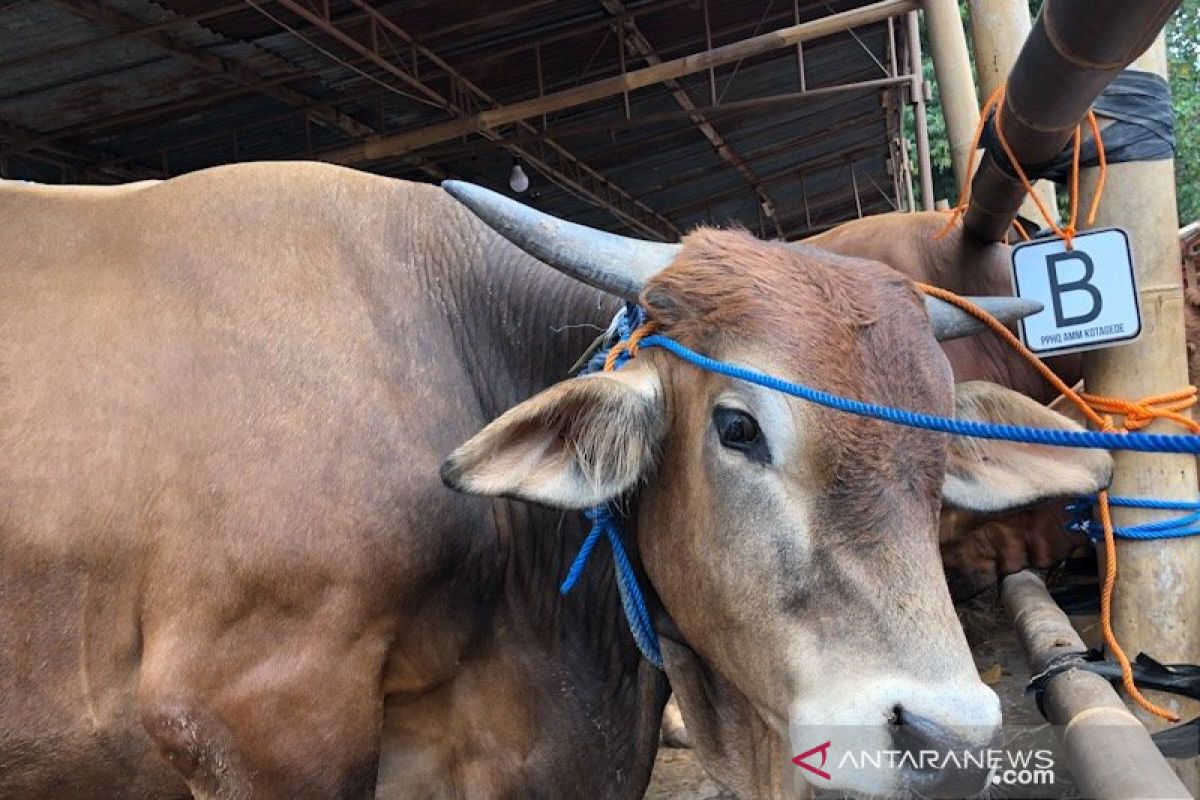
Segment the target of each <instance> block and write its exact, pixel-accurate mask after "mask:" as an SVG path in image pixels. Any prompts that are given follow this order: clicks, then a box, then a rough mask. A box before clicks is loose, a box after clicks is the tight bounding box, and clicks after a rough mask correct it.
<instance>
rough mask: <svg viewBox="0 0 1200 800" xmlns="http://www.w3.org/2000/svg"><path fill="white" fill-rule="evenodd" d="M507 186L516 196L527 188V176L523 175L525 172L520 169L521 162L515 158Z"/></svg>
mask: <svg viewBox="0 0 1200 800" xmlns="http://www.w3.org/2000/svg"><path fill="white" fill-rule="evenodd" d="M508 186H509V188H510V189H512V190H513V191H514V192H516V193H517V194H520V193H521V192H523V191H525V190H526V189H528V188H529V176H528V175H526V174H525V170H523V169H521V162H520V161H518V160H517V159H515V158H514V159H513V168H512V172H511V173H509V176H508Z"/></svg>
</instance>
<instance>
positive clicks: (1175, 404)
mask: <svg viewBox="0 0 1200 800" xmlns="http://www.w3.org/2000/svg"><path fill="white" fill-rule="evenodd" d="M1004 89H1005V85H1004V84H1001V85H1000V86H999V87H998V88H997V89H996V91H995V92H993V93H992V96H991V97H989V98H988V99H987V102H985V103H984V104H983V108H982V109H981V110H980V114H979V125H978V126H977V127H976V129H975V138H974V139H973V141H972V144H971V157H970V161H969V164H968V167H967V177H966V180H964V181H963V187H962V192H961V193H960V194H959V203H958V205H957V206H955V208H954V211H953V213H952V214H951V216H950V219H949V220H948V221H947V223H946V226H945V227H944V228H943V229H942V230H941V231H939V232H938V233H937V234H936V235H935V236H934V239H940V238H941V237H943V236H945V235H946V234H947V233H948V232H949V231H950V229H951V228H953V227H954V223H955V222H956V221H958V220H959V219H960V218H961V217H962V215H963V213H964V212H965V211H966V209H967V207H968V205H969V203H970V191H971V178H972V176H973V173H974V166H975V151H976V150H978V149H979V142H980V141H981V139H982V137H983V129H984V125H985V124H986V122H987V118H988V112H989V111H991V110H992V109H993V108H994V109H995V117H996V122H995V127H996V139H997V140H998V141H999V143H1000V147H1001V149H1002V150H1003V151H1004V155H1005V157H1006V158H1008V163H1009V164H1010V165H1011V167H1012V169H1013V171H1014V172H1015V173H1016V174H1017V177H1018V178H1019V179H1020V181H1021V184H1022V185H1023V186H1024V187H1025V191H1026V193H1027V194H1028V196H1029V197H1030V198H1031V199H1032V200H1033V202H1034V205H1036V206H1037V209H1038V212H1039V213H1040V214H1041V215H1042V218H1043V219H1044V220H1045V222H1046V225H1047V226H1048V227H1049V228H1050V230H1052V231H1054V233H1055V234H1056V235H1057V236H1058V237H1059V238H1060V239H1062V240H1063V243H1064V244H1065V246H1066V248H1067V249H1068V250H1070V249H1071V245H1072V239H1073V238H1074V237H1075V234H1076V232H1077V230H1078V228H1077V223H1078V214H1079V154H1080V149H1081V139H1082V136H1081V132H1080V127H1081V126H1079V125H1076V126H1075V132H1074V135H1073V136H1072V144H1071V180H1070V192H1071V194H1070V209H1071V210H1070V218H1069V220H1068V222H1067V224H1066V226H1065V227H1059V226H1058V224H1057V223H1055V221H1054V218H1053V217H1052V216H1051V215H1050V212H1049V210H1048V209H1047V208H1046V206H1045V204H1044V203H1043V202H1042V199H1041V198H1040V197H1039V196H1038V194H1037V192H1035V191H1034V190H1033V183H1032V182H1031V181H1030V180H1029V177H1028V176H1027V175H1026V174H1025V170H1024V169H1022V167H1021V164H1020V162H1019V161H1018V160H1017V158H1016V156H1015V154H1014V153H1013V151H1012V147H1010V146H1009V144H1008V139H1007V138H1006V137H1005V136H1004V127H1003V125H1001V110H1002V109H1003V107H1004ZM1087 121H1088V125H1089V127H1090V128H1091V131H1092V138H1093V139H1094V140H1095V142H1096V156H1097V161H1098V162H1099V170H1100V171H1099V175H1098V177H1097V180H1096V191H1095V193H1094V194H1093V196H1092V202H1091V204H1090V206H1089V208H1088V215H1087V222H1086V224H1087V225H1089V226H1090V225H1092V224H1093V223H1094V222H1095V221H1096V212H1097V210H1098V209H1099V207H1100V196H1101V195H1102V194H1103V193H1104V183H1105V181H1106V179H1107V177H1108V159H1107V154H1106V153H1105V152H1104V141H1103V140H1102V138H1101V136H1100V125H1099V123H1098V122H1097V121H1096V115H1095V113H1094V112H1093V111H1092V110H1091V109H1088V114H1087ZM1016 227H1017V232H1018V233H1019V234H1021V236H1022V237H1023V238H1024V239H1026V240H1028V239H1029V236H1028V235H1027V234H1026V232H1025V229H1024V227H1022V226H1021V225H1020V224H1019V223H1017V225H1016ZM917 286H918V287H919V288H920V289H921V290H922V291H923V292H925V293H926V294H928V295H931V296H933V297H937V298H939V299H941V300H945V301H946V302H948V303H952V304H953V305H955V306H958V307H959V308H961V309H962V310H964V311H966V312H967V313H969V314H971V315H972V316H974V317H975V318H977V319H979V320H981V321H982V322H984V323H985V324H986V325H987V326H988V327H989V328H991V329H992V330H993V331H994V332H995V333H996V334H997V335H998V336H1000V338H1001V339H1003V340H1004V341H1005V342H1007V343H1008V344H1009V345H1010V346H1011V347H1012V348H1013V349H1015V350H1016V351H1017V352H1018V353H1020V354H1021V355H1022V356H1023V357H1024V358H1025V359H1026V360H1027V361H1029V363H1030V364H1032V365H1033V366H1034V367H1035V368H1036V369H1037V370H1038V372H1040V373H1041V374H1042V377H1044V378H1045V379H1046V380H1047V381H1049V382H1050V384H1051V385H1052V386H1053V387H1054V388H1055V389H1057V390H1058V392H1059V393H1060V394H1062V395H1063V396H1064V397H1066V398H1067V399H1068V400H1069V401H1070V402H1071V403H1073V404H1074V405H1075V406H1076V407H1077V408H1078V409H1079V410H1080V412H1081V413H1082V414H1083V415H1084V416H1085V417H1086V418H1087V419H1088V420H1089V421H1090V422H1091V423H1092V424H1093V425H1095V426H1096V427H1098V428H1099V429H1100V430H1102V431H1112V430H1115V427H1114V425H1113V421H1112V417H1111V416H1109V415H1111V414H1119V415H1121V416H1122V417H1123V420H1122V426H1121V427H1122V429H1123V430H1125V431H1132V430H1139V429H1141V428H1144V427H1146V426H1147V425H1149V424H1150V423H1151V422H1153V421H1154V420H1156V419H1167V420H1170V421H1172V422H1174V423H1176V424H1178V425H1181V426H1183V427H1184V428H1187V429H1188V430H1189V431H1191V432H1192V433H1200V424H1198V423H1196V422H1195V421H1194V420H1192V419H1190V418H1189V417H1187V416H1185V415H1184V414H1183V413H1181V412H1183V411H1186V410H1187V409H1189V408H1191V407H1192V406H1193V405H1195V403H1196V387H1194V386H1191V387H1188V388H1187V389H1183V390H1180V391H1177V392H1168V393H1165V394H1160V395H1153V396H1151V397H1145V398H1142V399H1141V400H1134V401H1130V400H1122V399H1120V398H1116V397H1105V396H1102V395H1092V394H1081V393H1079V392H1076V391H1075V390H1074V389H1072V388H1071V387H1070V386H1067V385H1066V384H1065V383H1064V382H1063V381H1062V380H1061V379H1060V378H1059V377H1058V376H1057V375H1055V374H1054V372H1053V371H1052V370H1051V369H1050V368H1049V367H1047V366H1046V365H1045V364H1043V363H1042V360H1041V359H1040V358H1038V357H1037V355H1035V354H1034V353H1033V352H1032V351H1031V350H1029V348H1027V347H1026V346H1025V345H1024V344H1023V343H1022V342H1021V340H1020V339H1019V338H1018V337H1017V336H1016V335H1015V334H1013V332H1012V331H1010V330H1009V329H1008V328H1006V327H1005V326H1004V325H1003V324H1002V323H1001V322H999V321H998V320H996V319H995V318H994V317H992V316H991V315H990V314H988V313H987V312H986V311H984V310H983V309H981V308H979V307H978V306H976V305H975V304H974V303H971V302H970V301H968V300H966V299H964V298H962V297H959V296H958V295H956V294H954V293H953V292H948V291H946V290H945V289H939V288H937V287H934V286H929V285H927V284H921V283H918V284H917ZM1097 412H1104V416H1101V415H1100V414H1099V413H1097ZM1097 505H1098V506H1099V508H1100V522H1101V525H1102V527H1103V528H1104V557H1105V560H1104V584H1103V588H1102V590H1101V594H1100V628H1101V631H1102V632H1103V634H1104V643H1105V644H1106V645H1107V646H1108V648H1109V650H1111V651H1112V654H1113V656H1114V657H1115V658H1116V659H1117V662H1118V663H1119V664H1120V665H1121V684H1122V686H1123V687H1124V689H1125V692H1126V694H1128V695H1129V697H1130V698H1131V699H1132V700H1133V701H1134V702H1135V703H1137V704H1138V705H1139V706H1141V707H1142V708H1143V709H1145V710H1146V711H1148V712H1149V713H1151V714H1154V715H1155V716H1157V717H1161V718H1163V719H1165V720H1168V721H1170V722H1178V721H1179V717H1178V716H1176V715H1175V714H1174V713H1172V712H1170V711H1168V710H1166V709H1164V708H1161V707H1159V706H1157V705H1155V704H1154V703H1152V702H1150V701H1149V700H1148V699H1147V698H1146V697H1145V696H1144V695H1143V694H1142V693H1141V692H1140V691H1139V690H1138V688H1137V686H1136V685H1135V684H1134V681H1133V668H1132V667H1131V666H1130V664H1129V659H1128V658H1127V657H1126V656H1125V651H1124V650H1123V649H1122V648H1121V645H1120V643H1119V642H1118V641H1117V636H1116V634H1115V633H1114V632H1113V629H1112V595H1113V589H1114V587H1115V586H1116V582H1117V548H1116V543H1115V537H1114V534H1113V524H1112V514H1111V511H1110V509H1109V504H1108V492H1107V491H1102V492H1100V493H1099V494H1098V495H1097Z"/></svg>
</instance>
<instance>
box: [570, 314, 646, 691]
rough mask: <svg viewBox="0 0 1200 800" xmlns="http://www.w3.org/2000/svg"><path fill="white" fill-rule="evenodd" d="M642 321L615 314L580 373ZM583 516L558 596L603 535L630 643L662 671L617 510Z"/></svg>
mask: <svg viewBox="0 0 1200 800" xmlns="http://www.w3.org/2000/svg"><path fill="white" fill-rule="evenodd" d="M645 321H646V312H645V311H644V310H642V309H641V308H640V307H639V306H636V305H633V304H629V305H627V306H626V307H625V308H624V309H623V310H622V311H620V312H618V314H617V316H616V318H614V319H613V323H612V325H610V326H609V334H608V337H607V341H606V344H607V346H606V347H602V348H600V349H599V350H598V351H597V352H596V354H595V355H593V356H592V358H591V359H590V360H589V361H588V363H587V366H586V367H584V368H583V370H582V371H581V372H580V374H581V375H590V374H592V373H595V372H600V371H601V370H603V369H604V362H605V360H606V359H607V358H608V353H609V351H610V350H611V349H612V348H613V347H614V346H615V345H616V344H617V343H618V342H623V341H625V340H627V339H628V338H629V336H630V334H632V333H633V332H634V331H635V330H637V328H638V327H639V326H640V325H641V324H642V323H644V322H645ZM629 357H630V356H629V353H627V352H625V353H622V354H621V355H620V356H619V357H618V358H617V363H616V366H617V367H618V368H619V367H620V366H621V365H622V364H624V363H625V362H626V361H628V360H629ZM583 513H584V516H586V517H587V518H588V519H589V520H591V523H592V529H591V531H590V532H589V533H588V535H587V538H586V539H584V540H583V545H582V546H581V547H580V548H579V553H578V554H577V555H576V556H575V560H574V561H572V562H571V568H570V569H569V570H568V571H567V577H566V579H565V580H564V581H563V582H562V586H561V587H559V593H560V594H564V595H565V594H566V593H567V592H569V591H571V589H572V588H573V587H574V586H575V584H576V583H577V582H578V581H579V576H580V575H582V574H583V568H584V567H585V566H586V565H587V561H588V556H590V555H591V554H592V550H594V549H595V547H596V542H598V541H599V540H600V537H601V535H603V536H605V537H606V538H607V539H608V545H609V548H610V549H611V550H612V557H613V568H614V572H615V573H616V576H617V591H618V592H619V593H620V595H621V607H622V608H623V609H624V610H625V619H626V621H627V622H628V623H629V632H630V633H632V634H633V641H634V642H635V643H636V644H637V647H638V650H640V651H641V652H642V656H644V657H645V659H646V660H647V661H649V662H650V663H651V664H653V665H654V666H656V667H658V668H659V669H662V668H663V660H662V651H661V650H660V649H659V646H658V634H657V633H656V632H655V630H654V623H653V622H651V621H650V612H649V611H647V610H646V600H645V598H644V597H642V590H641V587H640V586H638V580H637V572H636V571H634V568H633V564H632V563H631V562H630V561H629V554H628V553H626V552H625V544H624V542H623V541H622V532H621V524H620V522H619V521H618V519H617V516H616V510H615V509H614V508H613V505H612V503H602V504H601V505H598V506H594V507H592V508H589V509H588V510H587V511H585V512H583Z"/></svg>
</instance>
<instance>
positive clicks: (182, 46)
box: [54, 0, 377, 137]
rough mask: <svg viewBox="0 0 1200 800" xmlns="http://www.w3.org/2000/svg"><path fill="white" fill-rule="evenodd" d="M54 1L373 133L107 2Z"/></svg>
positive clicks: (332, 123)
mask: <svg viewBox="0 0 1200 800" xmlns="http://www.w3.org/2000/svg"><path fill="white" fill-rule="evenodd" d="M54 2H56V3H58V4H59V5H61V6H64V7H66V8H69V9H70V10H71V11H72V12H73V13H75V14H77V15H79V16H81V17H83V18H84V19H87V20H91V21H92V22H95V23H97V24H100V25H105V26H108V27H111V28H113V29H115V30H116V31H118V32H121V33H134V34H136V35H137V36H138V37H139V38H141V39H144V40H146V41H148V42H150V43H151V44H153V45H155V46H156V47H158V48H159V49H160V50H164V51H166V52H168V53H172V54H174V55H177V56H181V57H182V58H185V59H187V60H188V61H190V62H191V63H193V64H195V65H196V66H197V67H199V68H201V69H202V70H204V71H205V72H208V73H211V74H214V75H224V76H226V77H228V78H229V79H230V80H231V81H234V82H235V83H240V84H241V85H243V86H247V87H249V88H251V89H254V90H255V91H257V92H259V93H260V94H265V95H267V96H268V97H273V98H275V99H276V100H278V101H280V102H282V103H285V104H286V105H289V106H312V108H311V110H310V111H309V113H310V115H311V116H312V119H313V121H314V122H317V123H319V124H321V125H325V126H327V127H331V128H336V129H337V130H340V131H342V132H343V133H345V134H346V135H348V136H353V137H361V136H369V135H371V134H373V133H377V131H375V130H373V129H372V128H371V127H370V126H369V125H365V124H364V123H362V122H359V121H358V120H356V119H354V118H353V117H350V116H348V115H346V114H343V113H342V112H341V111H338V110H337V109H336V108H334V107H333V106H330V105H327V104H315V103H314V100H313V98H312V97H310V96H308V95H306V94H304V93H303V92H299V91H297V90H295V89H292V88H290V87H288V86H284V85H282V84H276V83H271V82H269V81H265V80H263V78H262V76H261V75H259V74H258V73H257V72H255V71H254V70H252V69H248V68H246V67H245V66H243V65H242V64H240V63H238V62H237V61H233V60H231V59H228V58H222V57H221V56H217V55H213V54H212V53H209V52H207V51H205V50H202V49H201V48H199V47H196V46H194V45H191V44H188V43H187V42H185V41H183V40H182V39H178V38H176V37H174V36H171V35H169V34H167V33H164V32H163V31H162V30H151V29H147V28H146V27H145V24H144V23H142V22H140V21H138V20H137V19H135V18H133V17H130V16H127V15H126V14H124V13H122V12H120V11H115V10H113V9H111V8H108V7H107V6H103V5H100V4H99V3H96V2H92V0H54ZM278 62H279V63H278V65H279V66H280V67H282V68H285V69H287V70H290V71H295V67H294V66H293V65H291V64H289V63H287V62H286V61H284V60H283V59H278Z"/></svg>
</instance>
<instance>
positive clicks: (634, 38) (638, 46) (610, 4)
mask: <svg viewBox="0 0 1200 800" xmlns="http://www.w3.org/2000/svg"><path fill="white" fill-rule="evenodd" d="M600 4H601V5H602V6H604V10H605V11H607V12H608V13H609V14H612V15H614V16H619V15H621V14H625V13H626V12H627V9H626V8H625V4H624V3H623V2H622V0H600ZM705 12H706V13H705V27H706V28H707V27H708V25H707V23H708V16H707V6H706V7H705ZM622 28H624V29H625V30H624V32H622ZM617 35H618V37H619V39H620V46H621V47H622V48H625V47H629V48H631V49H632V50H633V51H634V52H635V53H637V54H638V55H639V56H641V58H642V59H643V60H644V61H645V62H646V63H647V64H649V65H650V66H655V65H657V64H661V63H662V58H660V57H659V55H658V53H657V52H656V51H655V49H654V46H653V45H652V44H650V40H649V39H647V38H646V36H645V35H644V34H643V33H642V32H641V30H639V29H638V27H637V23H636V22H633V21H630V22H628V23H624V24H623V25H622V24H619V25H618V33H617ZM622 52H624V50H622ZM622 72H624V70H622ZM709 74H710V77H711V75H712V73H711V72H710V73H709ZM664 84H665V85H666V87H667V90H668V91H670V93H671V98H672V99H673V100H674V101H675V104H676V105H678V106H679V107H680V108H681V109H683V110H684V111H685V112H688V117H689V118H690V119H691V120H692V122H693V123H694V124H695V126H696V129H697V130H698V131H699V132H700V134H701V135H702V136H704V138H705V139H707V140H708V143H709V144H711V145H712V148H713V152H715V153H716V154H717V156H718V157H719V158H720V159H721V160H722V161H725V162H726V163H728V164H729V165H730V166H732V167H733V168H734V170H736V171H737V173H738V174H739V175H741V176H742V178H744V179H745V181H746V183H748V184H750V186H751V187H753V189H754V192H755V194H757V195H758V203H759V208H760V209H761V210H762V212H763V213H764V214H766V216H767V218H768V219H769V220H771V224H772V225H773V226H774V228H775V235H776V236H780V237H782V236H783V228H781V227H780V225H779V220H778V219H777V218H776V212H775V208H776V206H775V201H774V200H772V199H771V196H770V195H769V194H768V193H767V190H766V187H764V186H763V185H762V183H761V182H760V181H759V180H758V177H757V176H756V175H755V174H754V170H753V169H751V168H750V165H749V164H747V163H746V161H745V159H743V158H742V157H741V156H740V155H738V153H737V151H736V150H734V149H733V147H732V146H731V145H730V144H729V142H727V141H726V140H725V137H723V136H722V135H721V134H720V133H718V132H717V129H716V128H715V127H714V126H713V124H712V121H711V120H710V119H709V118H708V117H707V116H706V115H705V114H704V112H703V111H700V110H699V109H698V108H697V106H696V104H695V103H694V102H693V101H692V98H691V97H690V96H689V95H688V93H687V90H686V89H684V88H683V86H682V85H681V84H680V83H679V82H678V81H676V80H674V79H671V80H668V81H665V82H664ZM628 97H629V96H628V94H626V101H625V102H626V107H628V102H629V99H628ZM712 99H713V105H717V104H718V99H717V98H716V96H715V93H714V95H713V98H712ZM626 116H628V114H627V115H626Z"/></svg>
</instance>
